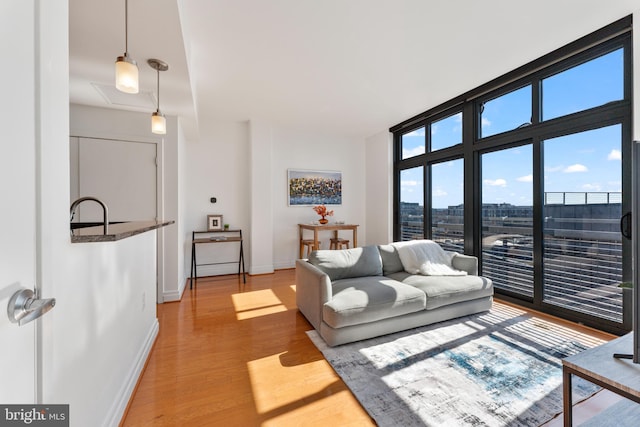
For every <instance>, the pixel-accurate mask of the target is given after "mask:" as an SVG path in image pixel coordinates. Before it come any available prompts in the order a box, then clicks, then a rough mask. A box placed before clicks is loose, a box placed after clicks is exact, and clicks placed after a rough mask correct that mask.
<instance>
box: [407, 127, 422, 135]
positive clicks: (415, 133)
mask: <svg viewBox="0 0 640 427" xmlns="http://www.w3.org/2000/svg"><path fill="white" fill-rule="evenodd" d="M403 136H425V130H424V128H420V129H416V130H414V131H412V132H409V133H405V134H404V135H403Z"/></svg>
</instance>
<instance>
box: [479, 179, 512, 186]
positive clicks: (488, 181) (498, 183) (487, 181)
mask: <svg viewBox="0 0 640 427" xmlns="http://www.w3.org/2000/svg"><path fill="white" fill-rule="evenodd" d="M483 182H484V185H488V186H489V187H506V186H507V181H506V180H504V179H502V178H498V179H485V180H484V181H483Z"/></svg>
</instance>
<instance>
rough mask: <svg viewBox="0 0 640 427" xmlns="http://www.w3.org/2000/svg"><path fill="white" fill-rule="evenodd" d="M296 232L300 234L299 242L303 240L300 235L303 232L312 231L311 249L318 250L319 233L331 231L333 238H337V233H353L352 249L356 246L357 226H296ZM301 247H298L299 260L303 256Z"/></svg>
mask: <svg viewBox="0 0 640 427" xmlns="http://www.w3.org/2000/svg"><path fill="white" fill-rule="evenodd" d="M298 230H299V232H300V241H302V240H303V236H302V233H303V232H304V230H311V231H313V248H314V249H318V248H319V247H320V246H319V244H318V233H319V232H320V231H333V237H335V238H337V237H338V231H340V230H351V231H352V232H353V247H354V248H355V247H357V246H358V224H335V223H334V224H318V225H316V224H298ZM303 255H304V254H303V250H302V247H300V258H302V256H303Z"/></svg>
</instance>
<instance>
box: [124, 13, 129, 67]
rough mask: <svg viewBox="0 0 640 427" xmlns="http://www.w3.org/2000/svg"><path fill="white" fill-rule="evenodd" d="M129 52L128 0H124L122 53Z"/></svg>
mask: <svg viewBox="0 0 640 427" xmlns="http://www.w3.org/2000/svg"><path fill="white" fill-rule="evenodd" d="M128 52H129V0H124V55H125V56H128V55H127V53H128Z"/></svg>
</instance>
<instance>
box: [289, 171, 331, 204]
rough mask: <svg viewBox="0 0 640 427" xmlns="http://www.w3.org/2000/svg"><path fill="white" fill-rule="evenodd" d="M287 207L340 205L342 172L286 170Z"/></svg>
mask: <svg viewBox="0 0 640 427" xmlns="http://www.w3.org/2000/svg"><path fill="white" fill-rule="evenodd" d="M287 186H288V190H289V197H288V201H289V206H314V205H321V204H324V205H341V204H342V172H335V171H313V170H300V169H288V170H287Z"/></svg>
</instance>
